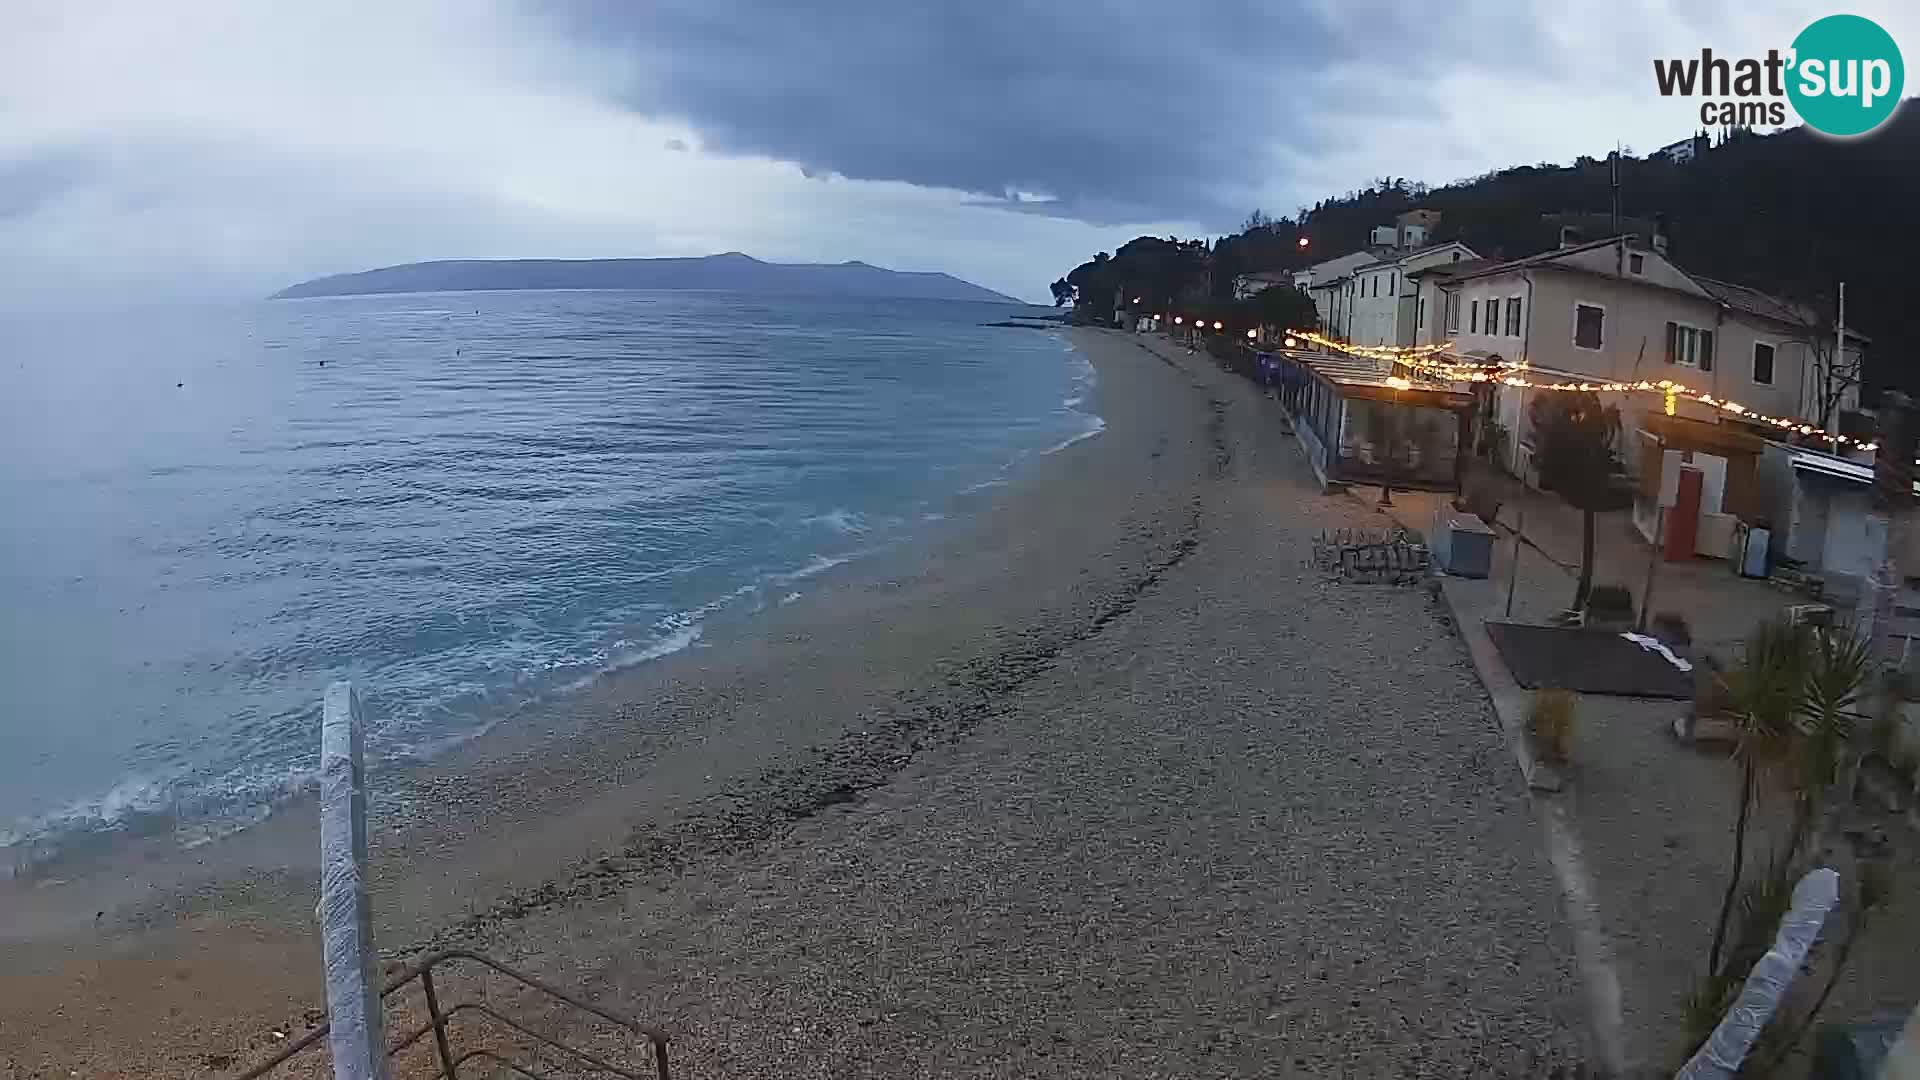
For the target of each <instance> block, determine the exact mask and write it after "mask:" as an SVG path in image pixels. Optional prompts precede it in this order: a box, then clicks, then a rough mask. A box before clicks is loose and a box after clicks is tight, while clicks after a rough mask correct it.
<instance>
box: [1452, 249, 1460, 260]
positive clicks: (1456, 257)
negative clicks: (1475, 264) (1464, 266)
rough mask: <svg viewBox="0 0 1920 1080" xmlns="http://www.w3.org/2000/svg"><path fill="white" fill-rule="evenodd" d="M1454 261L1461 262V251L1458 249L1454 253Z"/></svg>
mask: <svg viewBox="0 0 1920 1080" xmlns="http://www.w3.org/2000/svg"><path fill="white" fill-rule="evenodd" d="M1453 261H1454V262H1459V261H1460V253H1459V252H1457V251H1456V252H1454V253H1453Z"/></svg>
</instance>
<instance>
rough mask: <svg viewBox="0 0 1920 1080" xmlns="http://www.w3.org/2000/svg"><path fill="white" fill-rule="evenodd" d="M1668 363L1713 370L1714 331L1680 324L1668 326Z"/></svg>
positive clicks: (1669, 324)
mask: <svg viewBox="0 0 1920 1080" xmlns="http://www.w3.org/2000/svg"><path fill="white" fill-rule="evenodd" d="M1667 363H1669V364H1679V365H1680V366H1681V367H1697V368H1699V369H1700V370H1701V371H1712V370H1713V331H1711V330H1702V329H1700V328H1699V327H1697V326H1683V325H1681V324H1680V323H1672V322H1670V323H1668V324H1667Z"/></svg>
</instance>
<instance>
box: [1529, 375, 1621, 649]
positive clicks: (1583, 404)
mask: <svg viewBox="0 0 1920 1080" xmlns="http://www.w3.org/2000/svg"><path fill="white" fill-rule="evenodd" d="M1527 415H1528V418H1529V419H1530V420H1531V421H1532V422H1533V445H1534V456H1533V460H1534V464H1535V466H1536V467H1537V468H1538V469H1539V471H1540V486H1541V487H1542V488H1544V489H1546V490H1548V491H1551V492H1553V493H1554V494H1555V495H1558V496H1560V498H1561V499H1563V500H1564V501H1565V502H1566V503H1567V505H1569V506H1571V507H1573V508H1574V509H1575V510H1578V511H1580V515H1581V521H1580V582H1579V584H1578V585H1576V586H1575V587H1574V592H1573V605H1572V606H1573V609H1574V610H1576V611H1580V610H1584V609H1585V608H1586V606H1587V594H1588V593H1590V592H1592V591H1593V545H1594V515H1596V514H1603V513H1608V512H1611V511H1614V510H1625V509H1626V508H1627V507H1629V506H1631V505H1633V493H1632V491H1631V490H1630V489H1629V488H1628V487H1627V482H1626V476H1625V470H1624V468H1623V467H1622V465H1621V462H1620V455H1619V453H1618V452H1617V451H1616V450H1615V449H1614V446H1615V443H1616V441H1617V440H1618V438H1619V435H1620V410H1618V409H1616V408H1613V407H1612V406H1609V405H1603V404H1601V403H1600V396H1599V395H1598V394H1594V393H1587V392H1555V393H1542V394H1540V396H1538V397H1536V398H1534V400H1533V405H1532V406H1531V407H1530V408H1529V409H1528V410H1527Z"/></svg>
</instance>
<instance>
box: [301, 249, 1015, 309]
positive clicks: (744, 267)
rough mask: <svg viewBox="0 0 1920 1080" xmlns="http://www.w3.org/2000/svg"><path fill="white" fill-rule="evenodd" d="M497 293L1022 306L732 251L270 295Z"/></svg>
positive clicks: (538, 263) (337, 284) (374, 278)
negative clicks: (738, 295) (739, 295)
mask: <svg viewBox="0 0 1920 1080" xmlns="http://www.w3.org/2000/svg"><path fill="white" fill-rule="evenodd" d="M500 289H716V290H726V291H731V292H753V293H812V294H815V295H822V296H886V297H904V298H910V299H920V300H992V301H995V302H998V303H1009V304H1018V303H1022V301H1020V300H1016V299H1014V298H1013V297H1011V296H1007V295H1005V294H1004V293H997V292H994V291H993V290H992V289H986V288H982V287H980V286H978V285H975V284H973V283H972V282H969V281H962V280H960V279H959V278H957V277H954V276H952V275H951V274H941V273H907V272H903V271H899V270H887V269H884V268H882V267H878V266H872V265H870V264H868V263H863V262H843V263H770V262H761V261H760V260H759V259H756V258H753V257H752V256H750V255H742V254H741V253H739V252H737V251H729V252H727V253H726V254H724V255H706V256H702V257H700V258H694V259H462V260H448V261H442V262H423V263H407V264H405V265H403V266H383V267H381V268H379V269H378V270H363V271H361V272H359V273H357V274H332V275H329V276H327V277H321V278H314V279H313V280H312V281H303V282H301V283H300V284H298V285H294V286H290V287H288V288H285V289H282V290H280V291H279V292H277V293H274V294H273V297H272V299H275V300H287V299H294V298H298V297H304V296H358V295H365V294H369V293H412V292H474V291H483V290H500Z"/></svg>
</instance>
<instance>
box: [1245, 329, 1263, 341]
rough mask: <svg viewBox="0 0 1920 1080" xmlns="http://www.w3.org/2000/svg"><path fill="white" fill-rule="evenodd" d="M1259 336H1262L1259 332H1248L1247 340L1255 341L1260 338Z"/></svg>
mask: <svg viewBox="0 0 1920 1080" xmlns="http://www.w3.org/2000/svg"><path fill="white" fill-rule="evenodd" d="M1259 336H1260V331H1258V330H1249V331H1247V340H1248V341H1253V340H1255V339H1256V338H1258V337H1259Z"/></svg>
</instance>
